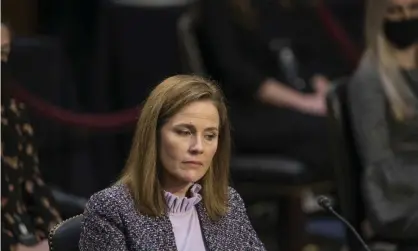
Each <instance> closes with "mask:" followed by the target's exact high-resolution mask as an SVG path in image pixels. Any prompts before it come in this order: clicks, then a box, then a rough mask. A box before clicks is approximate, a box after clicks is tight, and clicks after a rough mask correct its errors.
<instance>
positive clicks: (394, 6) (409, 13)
mask: <svg viewBox="0 0 418 251" xmlns="http://www.w3.org/2000/svg"><path fill="white" fill-rule="evenodd" d="M410 18H418V0H391V1H390V4H389V7H388V9H387V12H386V19H387V20H391V21H400V20H402V19H410Z"/></svg>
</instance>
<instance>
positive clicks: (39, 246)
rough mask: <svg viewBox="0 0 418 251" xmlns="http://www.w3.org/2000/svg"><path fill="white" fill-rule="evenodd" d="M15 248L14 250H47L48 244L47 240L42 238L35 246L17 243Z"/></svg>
mask: <svg viewBox="0 0 418 251" xmlns="http://www.w3.org/2000/svg"><path fill="white" fill-rule="evenodd" d="M15 250H16V251H49V245H48V241H47V240H43V241H41V242H40V243H39V244H37V245H36V246H32V247H28V246H24V245H21V244H18V245H17V246H16V249H15Z"/></svg>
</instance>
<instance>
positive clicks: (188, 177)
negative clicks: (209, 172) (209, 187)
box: [178, 171, 203, 183]
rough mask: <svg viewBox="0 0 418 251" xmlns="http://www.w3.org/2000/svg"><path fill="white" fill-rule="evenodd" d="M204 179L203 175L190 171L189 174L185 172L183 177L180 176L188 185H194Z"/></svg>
mask: <svg viewBox="0 0 418 251" xmlns="http://www.w3.org/2000/svg"><path fill="white" fill-rule="evenodd" d="M202 177H203V175H201V174H199V173H196V172H193V171H188V172H184V173H182V174H181V175H179V176H178V178H179V179H180V180H182V181H184V182H187V183H194V182H197V181H199V180H200V179H201V178H202Z"/></svg>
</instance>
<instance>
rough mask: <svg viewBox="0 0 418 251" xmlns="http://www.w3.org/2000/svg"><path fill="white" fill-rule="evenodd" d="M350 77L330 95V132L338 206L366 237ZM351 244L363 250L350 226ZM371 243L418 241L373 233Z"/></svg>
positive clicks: (328, 104)
mask: <svg viewBox="0 0 418 251" xmlns="http://www.w3.org/2000/svg"><path fill="white" fill-rule="evenodd" d="M348 83H349V78H341V79H340V80H339V81H336V84H335V85H334V86H333V89H331V90H330V92H329V93H328V97H327V106H328V112H329V113H328V122H329V132H330V137H329V139H330V141H331V142H330V146H331V156H332V158H333V166H334V174H335V182H336V184H337V185H336V189H337V194H338V205H339V206H340V210H341V214H342V215H343V216H344V217H345V218H346V219H347V220H348V221H349V222H350V223H351V224H352V225H353V226H354V228H355V229H356V230H358V231H359V233H360V234H361V235H362V236H363V238H366V236H364V233H363V231H362V224H363V223H364V222H365V220H366V214H365V206H364V201H363V196H362V190H361V187H362V184H361V180H362V172H363V166H362V164H361V159H360V155H359V152H358V149H357V147H356V143H355V138H354V136H353V135H354V133H353V127H352V122H351V115H350V107H349V104H348ZM346 234H347V245H348V247H349V248H350V250H351V251H361V250H363V249H362V246H361V244H360V243H359V241H358V240H357V239H356V237H355V236H354V235H353V234H352V233H351V231H350V230H349V229H346ZM366 241H367V242H369V243H375V242H388V243H393V244H406V245H408V244H416V243H417V242H416V241H403V242H402V243H400V242H399V240H395V239H388V238H383V237H381V236H373V237H372V238H368V239H367V238H366Z"/></svg>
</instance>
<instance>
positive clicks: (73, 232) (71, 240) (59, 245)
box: [48, 214, 83, 251]
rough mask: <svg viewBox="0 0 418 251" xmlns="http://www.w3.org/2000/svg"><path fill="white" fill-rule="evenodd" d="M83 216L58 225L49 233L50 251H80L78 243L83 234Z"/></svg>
mask: <svg viewBox="0 0 418 251" xmlns="http://www.w3.org/2000/svg"><path fill="white" fill-rule="evenodd" d="M82 221H83V215H82V214H80V215H77V216H75V217H72V218H69V219H67V220H65V221H63V222H61V223H60V224H58V225H56V226H55V227H54V228H53V229H51V231H50V232H49V237H48V241H49V250H50V251H79V250H80V249H79V248H78V242H79V240H80V234H81V222H82Z"/></svg>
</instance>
